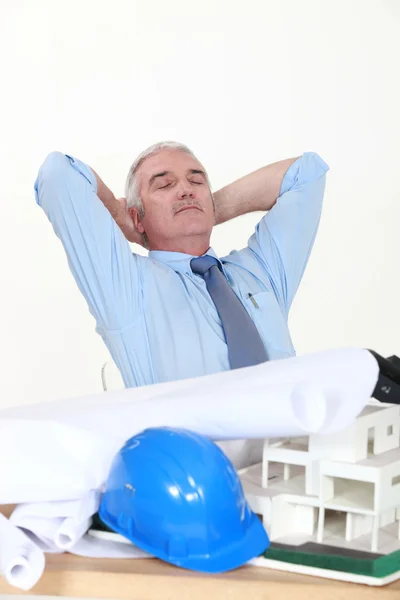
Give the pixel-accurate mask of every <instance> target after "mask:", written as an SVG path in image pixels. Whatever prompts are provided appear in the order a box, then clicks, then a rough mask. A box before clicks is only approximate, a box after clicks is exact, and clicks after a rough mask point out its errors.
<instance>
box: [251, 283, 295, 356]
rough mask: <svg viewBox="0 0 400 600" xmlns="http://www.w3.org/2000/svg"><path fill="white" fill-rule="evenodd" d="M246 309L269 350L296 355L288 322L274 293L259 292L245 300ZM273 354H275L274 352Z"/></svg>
mask: <svg viewBox="0 0 400 600" xmlns="http://www.w3.org/2000/svg"><path fill="white" fill-rule="evenodd" d="M245 307H246V309H247V311H248V312H249V314H250V316H251V317H252V319H253V321H254V323H255V325H256V327H257V329H258V331H259V332H260V335H261V338H262V340H263V342H264V344H265V345H266V348H267V350H268V349H269V350H273V349H275V350H278V351H279V352H283V353H284V354H287V355H292V354H294V348H293V344H292V340H291V336H290V333H289V327H288V324H287V320H286V318H285V316H284V315H283V313H282V311H281V308H280V306H279V304H278V302H277V300H276V298H275V295H274V293H273V292H259V293H257V294H253V295H250V296H249V297H247V298H245ZM272 354H273V352H272Z"/></svg>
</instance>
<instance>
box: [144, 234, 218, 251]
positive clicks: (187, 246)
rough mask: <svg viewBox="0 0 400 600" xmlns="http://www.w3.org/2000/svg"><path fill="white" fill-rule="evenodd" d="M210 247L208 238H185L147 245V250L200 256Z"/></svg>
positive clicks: (194, 236)
mask: <svg viewBox="0 0 400 600" xmlns="http://www.w3.org/2000/svg"><path fill="white" fill-rule="evenodd" d="M209 247H210V237H209V236H208V237H207V239H206V238H204V237H202V236H196V235H193V236H187V237H184V238H182V239H179V240H164V241H163V242H161V241H159V242H158V243H149V250H164V251H165V252H181V253H182V254H190V255H191V256H202V255H203V254H205V253H206V252H207V250H208V249H209Z"/></svg>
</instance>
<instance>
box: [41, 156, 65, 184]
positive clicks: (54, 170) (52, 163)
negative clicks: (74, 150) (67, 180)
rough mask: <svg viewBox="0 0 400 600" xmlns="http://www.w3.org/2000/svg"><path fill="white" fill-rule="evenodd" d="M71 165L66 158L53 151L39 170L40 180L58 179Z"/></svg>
mask: <svg viewBox="0 0 400 600" xmlns="http://www.w3.org/2000/svg"><path fill="white" fill-rule="evenodd" d="M70 166H71V163H70V161H69V159H68V157H67V156H66V155H65V154H63V153H62V152H58V151H53V152H50V154H48V155H47V156H46V158H45V160H44V162H43V163H42V165H41V167H40V169H39V176H40V178H46V179H48V178H52V177H54V176H56V177H57V178H59V177H60V175H62V174H63V173H64V172H65V171H66V170H68V169H69V167H70Z"/></svg>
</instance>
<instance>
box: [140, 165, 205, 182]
mask: <svg viewBox="0 0 400 600" xmlns="http://www.w3.org/2000/svg"><path fill="white" fill-rule="evenodd" d="M189 173H190V175H202V176H203V177H204V178H205V177H206V174H205V173H204V171H202V170H201V169H189ZM170 174H171V171H161V173H155V174H154V175H152V176H151V177H150V179H149V186H151V184H152V183H153V181H155V180H156V179H157V178H158V177H165V175H170Z"/></svg>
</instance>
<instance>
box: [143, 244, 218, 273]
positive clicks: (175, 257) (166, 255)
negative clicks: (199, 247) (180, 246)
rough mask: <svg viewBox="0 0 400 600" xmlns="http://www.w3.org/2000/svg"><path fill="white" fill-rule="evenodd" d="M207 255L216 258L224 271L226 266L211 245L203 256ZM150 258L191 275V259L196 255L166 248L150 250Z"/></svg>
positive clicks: (178, 271)
mask: <svg viewBox="0 0 400 600" xmlns="http://www.w3.org/2000/svg"><path fill="white" fill-rule="evenodd" d="M207 255H208V256H213V257H214V258H216V259H217V260H218V262H219V264H220V266H221V268H222V271H224V266H223V264H222V262H221V260H220V259H219V257H218V256H217V254H216V253H215V251H214V249H213V248H211V247H210V248H209V249H208V250H207V252H205V254H203V256H207ZM149 258H151V259H152V260H155V261H159V262H162V263H164V264H166V265H168V266H169V267H171V269H173V270H174V271H176V272H177V273H186V274H190V275H192V274H193V271H192V269H191V267H190V261H191V260H192V258H195V256H194V255H192V254H184V253H182V252H168V251H166V250H150V252H149Z"/></svg>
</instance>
